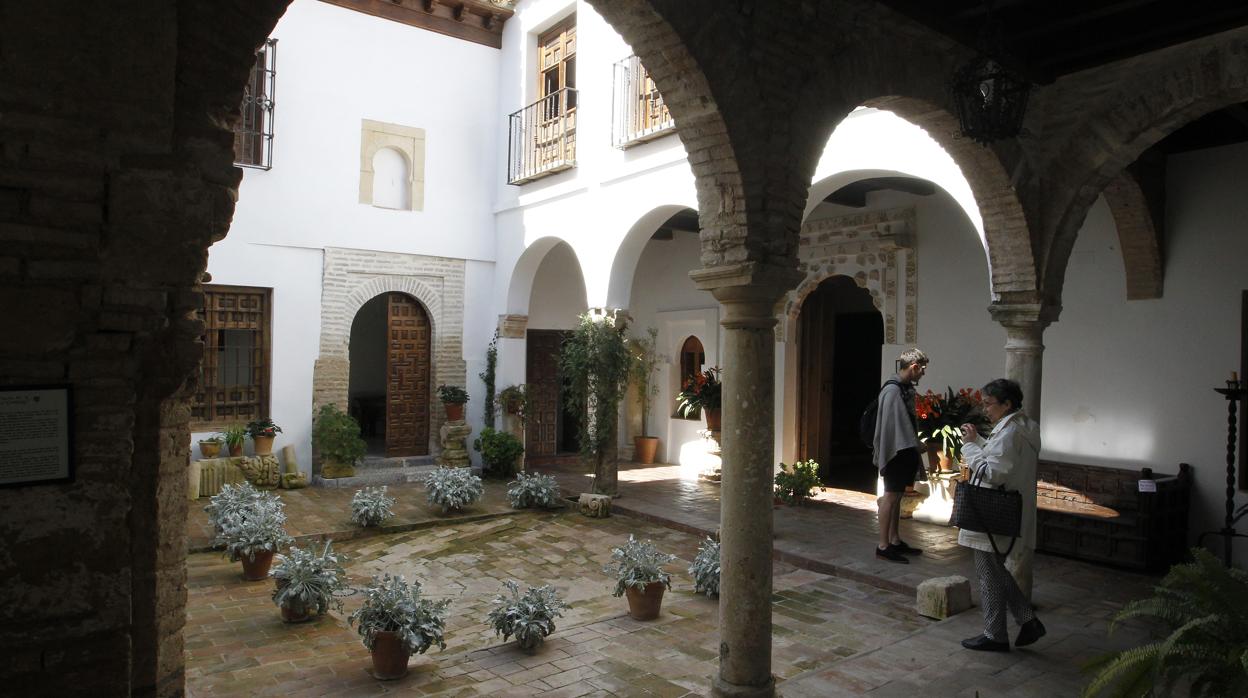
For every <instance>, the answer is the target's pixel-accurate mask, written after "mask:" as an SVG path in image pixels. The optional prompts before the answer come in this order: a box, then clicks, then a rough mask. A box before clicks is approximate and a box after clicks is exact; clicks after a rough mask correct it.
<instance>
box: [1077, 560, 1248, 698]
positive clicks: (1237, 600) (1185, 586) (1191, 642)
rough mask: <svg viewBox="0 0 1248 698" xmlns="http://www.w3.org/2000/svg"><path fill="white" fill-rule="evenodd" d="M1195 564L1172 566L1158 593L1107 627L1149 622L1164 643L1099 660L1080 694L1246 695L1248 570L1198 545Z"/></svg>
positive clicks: (1131, 605) (1129, 607) (1125, 609)
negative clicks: (1182, 688) (1181, 691)
mask: <svg viewBox="0 0 1248 698" xmlns="http://www.w3.org/2000/svg"><path fill="white" fill-rule="evenodd" d="M1192 557H1193V558H1195V560H1194V561H1193V562H1190V563H1187V564H1182V565H1175V566H1174V567H1171V568H1170V571H1169V572H1168V573H1167V574H1166V576H1165V578H1164V579H1162V580H1161V584H1160V585H1158V586H1157V587H1154V589H1153V596H1152V597H1151V598H1147V599H1141V600H1138V601H1132V602H1130V603H1128V604H1127V605H1126V606H1125V607H1123V609H1122V610H1121V611H1119V612H1118V615H1116V616H1115V617H1114V620H1113V623H1111V625H1110V632H1111V633H1112V632H1113V630H1114V627H1115V626H1116V625H1117V624H1118V623H1121V622H1122V621H1125V620H1130V619H1134V618H1146V619H1149V620H1152V621H1155V622H1157V623H1159V624H1160V625H1161V626H1162V627H1164V628H1165V629H1166V630H1167V631H1168V635H1167V636H1166V638H1165V639H1164V640H1161V641H1157V642H1150V643H1147V644H1145V645H1142V646H1140V647H1134V648H1131V649H1128V650H1124V651H1122V652H1116V653H1113V654H1109V655H1106V656H1104V657H1101V658H1099V659H1097V660H1094V661H1093V662H1091V663H1089V664H1088V665H1087V666H1086V667H1085V669H1087V670H1099V673H1098V674H1097V676H1096V677H1095V678H1094V679H1093V680H1092V682H1091V683H1090V684H1089V685H1088V687H1087V688H1086V689H1084V692H1083V695H1084V696H1085V698H1091V697H1092V696H1100V695H1108V696H1152V695H1166V694H1168V693H1169V692H1170V690H1171V689H1172V688H1174V686H1175V685H1176V684H1177V683H1179V682H1180V681H1183V682H1190V688H1189V691H1190V695H1192V696H1243V695H1248V572H1245V571H1244V570H1239V569H1234V568H1231V569H1228V568H1226V567H1223V566H1222V563H1220V562H1218V560H1217V558H1215V557H1214V556H1213V555H1212V554H1210V553H1209V552H1208V551H1206V550H1204V549H1203V548H1193V549H1192Z"/></svg>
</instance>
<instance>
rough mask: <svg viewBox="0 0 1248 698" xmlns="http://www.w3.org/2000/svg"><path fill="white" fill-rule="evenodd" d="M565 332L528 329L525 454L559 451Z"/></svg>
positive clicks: (551, 454)
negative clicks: (562, 351) (561, 349)
mask: <svg viewBox="0 0 1248 698" xmlns="http://www.w3.org/2000/svg"><path fill="white" fill-rule="evenodd" d="M563 337H564V333H563V332H560V331H559V330H529V331H528V336H527V340H526V345H525V383H526V384H527V387H526V388H525V389H526V390H527V391H528V396H527V397H528V404H527V409H528V420H527V423H526V425H525V453H526V454H527V455H528V456H553V455H555V454H556V453H557V452H558V450H559V421H560V420H559V417H560V412H561V411H562V410H561V408H560V404H559V403H560V399H559V349H560V347H561V346H562V344H563Z"/></svg>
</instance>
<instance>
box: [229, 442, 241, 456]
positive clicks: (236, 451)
mask: <svg viewBox="0 0 1248 698" xmlns="http://www.w3.org/2000/svg"><path fill="white" fill-rule="evenodd" d="M241 455H243V445H242V444H231V445H230V457H231V458H237V457H239V456H241Z"/></svg>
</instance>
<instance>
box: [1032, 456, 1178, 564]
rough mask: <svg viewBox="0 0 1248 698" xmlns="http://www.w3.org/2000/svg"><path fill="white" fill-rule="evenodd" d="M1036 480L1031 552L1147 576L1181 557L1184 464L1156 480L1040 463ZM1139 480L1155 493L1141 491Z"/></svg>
mask: <svg viewBox="0 0 1248 698" xmlns="http://www.w3.org/2000/svg"><path fill="white" fill-rule="evenodd" d="M1037 474H1038V476H1039V477H1038V480H1039V481H1038V483H1037V485H1036V507H1037V517H1036V549H1037V550H1041V551H1044V552H1047V553H1055V554H1058V555H1065V556H1068V557H1073V558H1077V559H1080V560H1088V561H1090V562H1099V563H1104V564H1109V565H1114V566H1118V567H1127V568H1131V569H1138V570H1147V571H1151V572H1160V571H1164V570H1166V569H1167V568H1169V567H1170V565H1173V564H1175V563H1176V562H1182V561H1183V560H1184V559H1186V556H1187V549H1188V540H1187V514H1188V498H1189V496H1190V493H1191V483H1192V467H1191V466H1190V465H1188V464H1187V463H1181V464H1179V474H1178V475H1158V474H1154V473H1153V472H1152V470H1151V469H1150V468H1143V469H1141V470H1124V469H1122V468H1109V467H1103V466H1095V465H1080V464H1075V463H1058V462H1055V461H1043V460H1042V461H1040V463H1039V467H1038V473H1037ZM1141 480H1152V481H1153V483H1154V484H1155V486H1156V492H1141V491H1140V481H1141Z"/></svg>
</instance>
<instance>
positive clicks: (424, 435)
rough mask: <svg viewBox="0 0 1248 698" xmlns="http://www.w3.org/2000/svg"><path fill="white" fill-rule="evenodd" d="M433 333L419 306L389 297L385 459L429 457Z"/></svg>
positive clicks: (400, 297)
mask: <svg viewBox="0 0 1248 698" xmlns="http://www.w3.org/2000/svg"><path fill="white" fill-rule="evenodd" d="M431 335H432V332H431V331H430V327H429V316H428V315H426V314H425V309H424V308H423V307H421V305H420V303H419V302H417V301H416V300H415V299H413V298H411V297H410V296H406V295H403V294H402V293H391V294H390V295H389V296H388V298H387V312H386V344H387V347H386V456H388V457H401V456H426V455H429V357H430V354H431V352H430V345H431V343H432V342H431V340H432V337H431Z"/></svg>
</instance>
